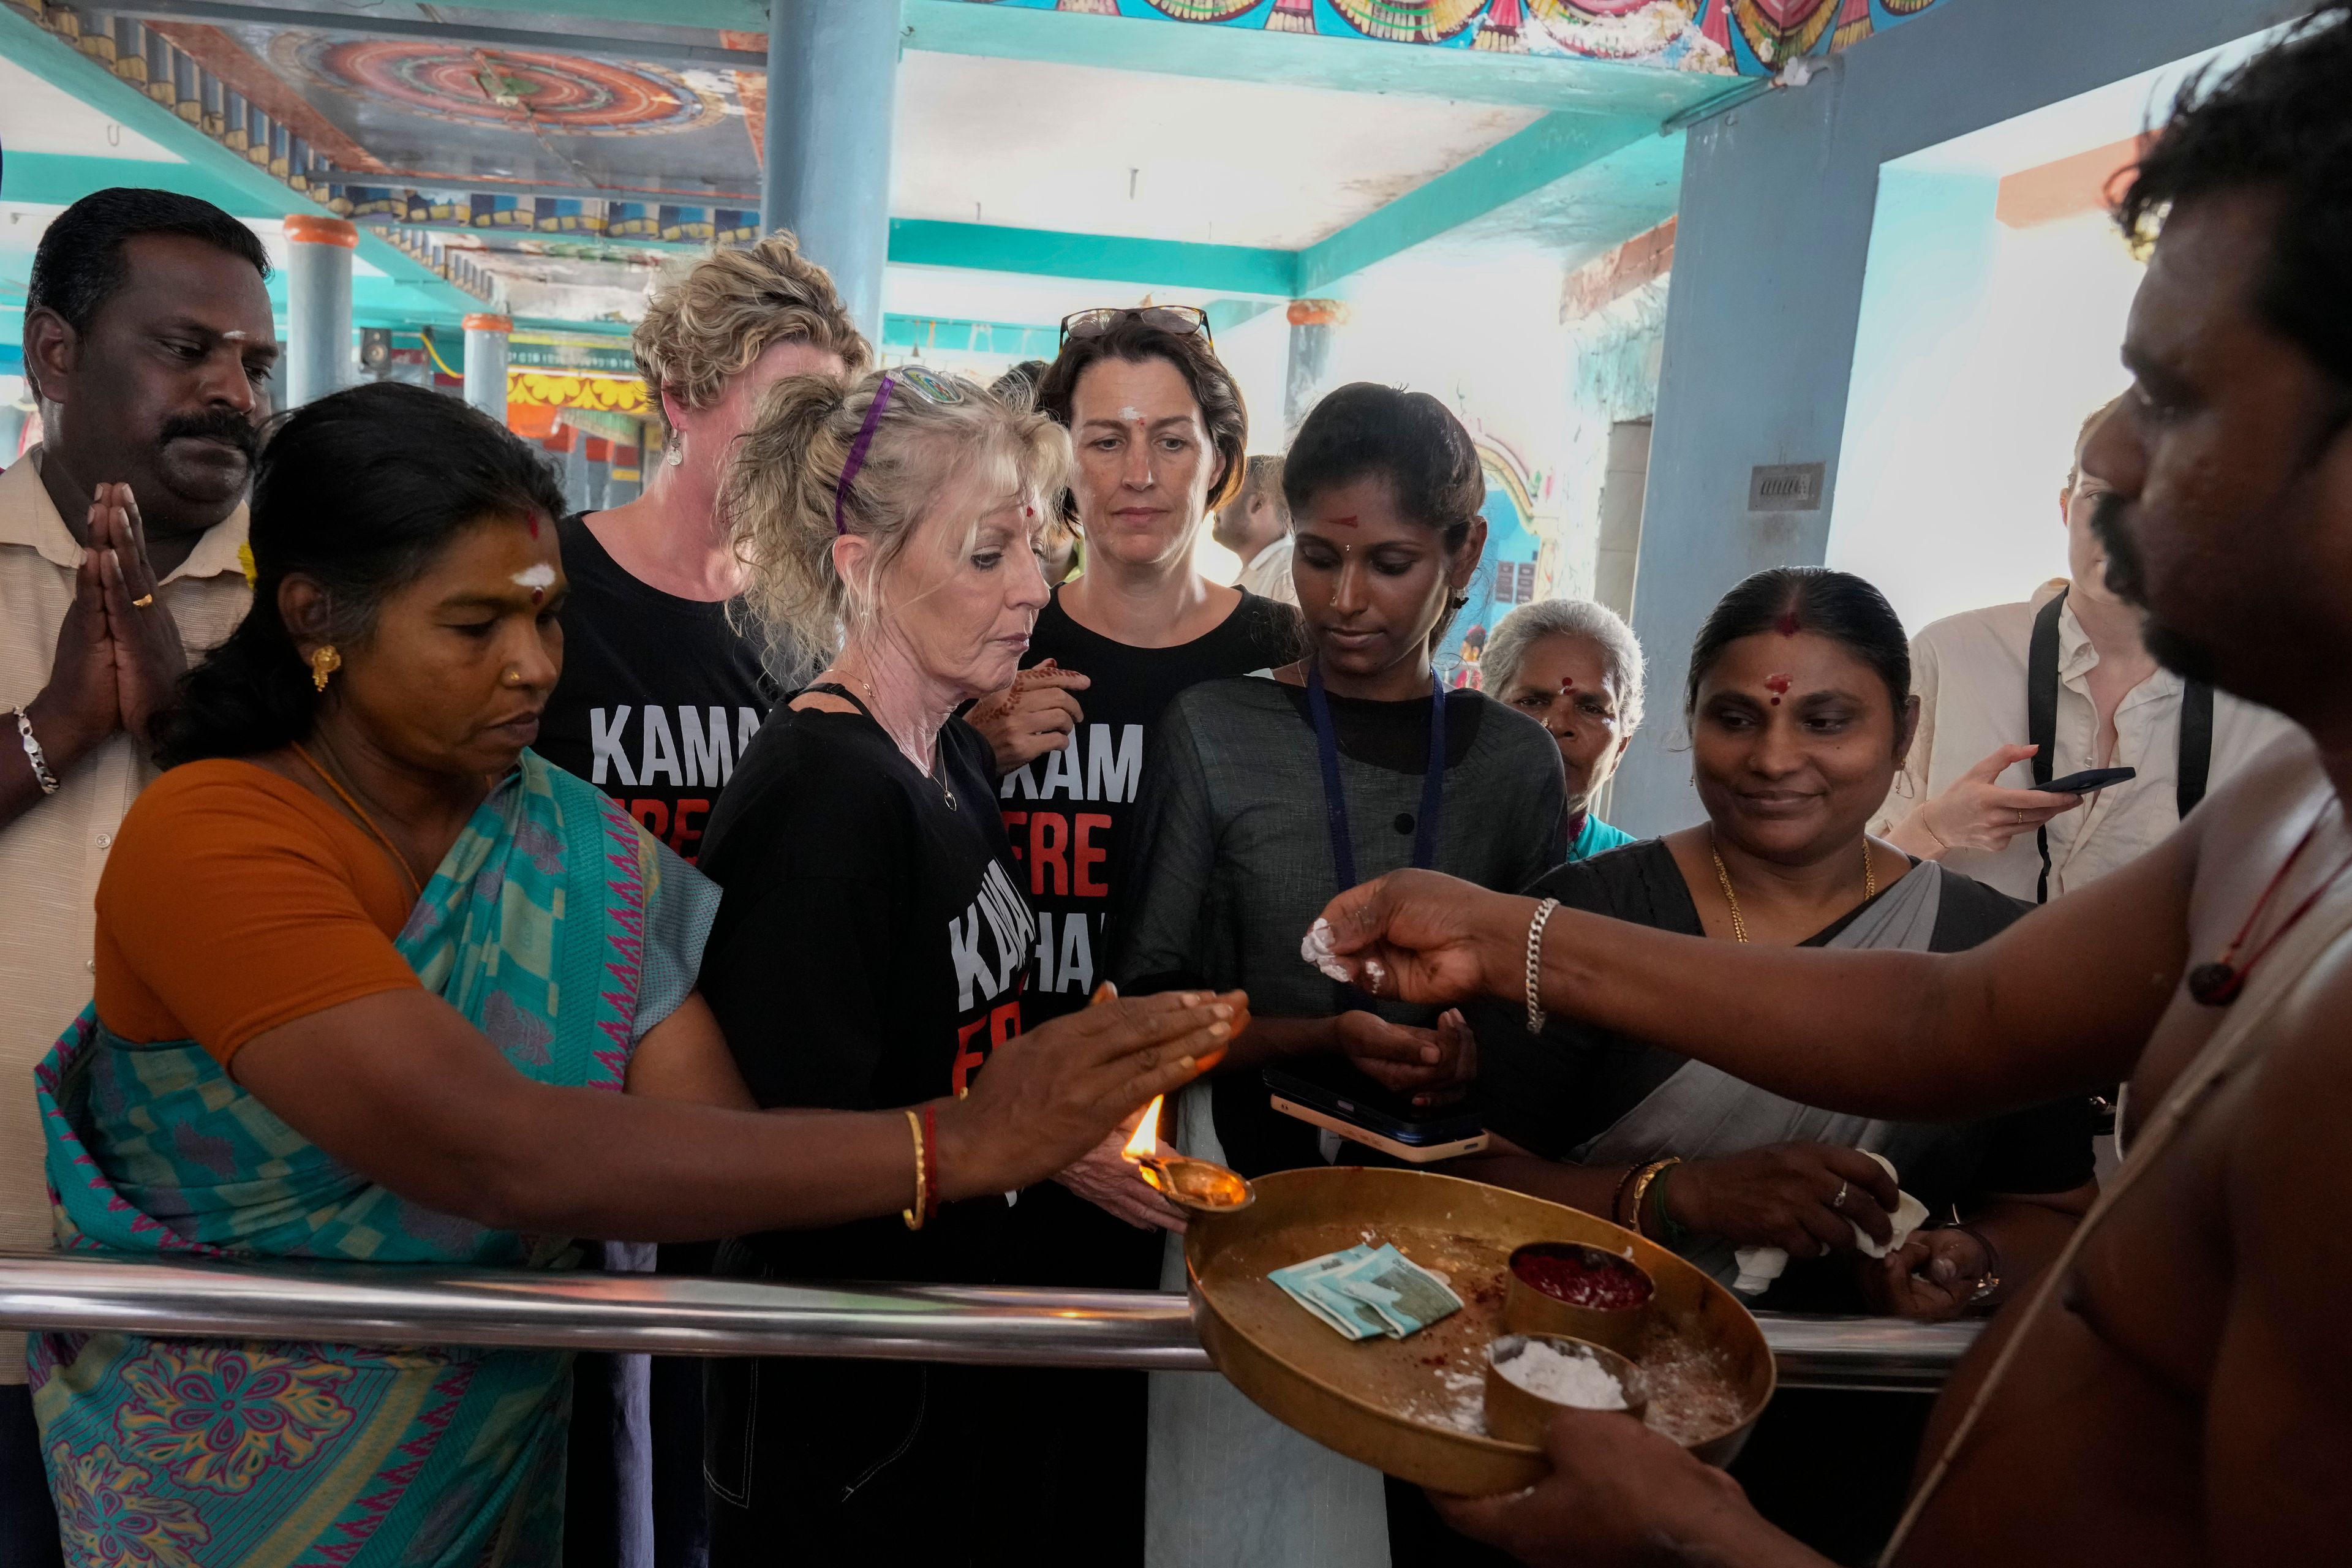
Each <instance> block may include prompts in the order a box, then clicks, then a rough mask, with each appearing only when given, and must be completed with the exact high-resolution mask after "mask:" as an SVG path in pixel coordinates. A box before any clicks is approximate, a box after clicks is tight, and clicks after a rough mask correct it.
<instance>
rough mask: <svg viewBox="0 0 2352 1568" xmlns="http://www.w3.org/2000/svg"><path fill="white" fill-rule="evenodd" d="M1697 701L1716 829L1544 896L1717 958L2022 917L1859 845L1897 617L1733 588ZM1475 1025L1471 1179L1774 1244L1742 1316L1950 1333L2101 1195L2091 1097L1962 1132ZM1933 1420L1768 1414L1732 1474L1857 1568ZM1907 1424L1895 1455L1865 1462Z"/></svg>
mask: <svg viewBox="0 0 2352 1568" xmlns="http://www.w3.org/2000/svg"><path fill="white" fill-rule="evenodd" d="M1917 711H1918V704H1917V700H1916V699H1915V698H1914V697H1913V696H1912V695H1911V690H1910V661H1909V654H1908V649H1907V645H1906V640H1905V637H1904V632H1903V626H1902V623H1901V621H1900V620H1899V619H1897V618H1896V616H1895V612H1894V610H1893V608H1892V607H1891V606H1889V605H1887V603H1886V601H1885V598H1884V597H1883V596H1881V595H1880V594H1879V593H1878V591H1877V590H1876V589H1875V588H1874V587H1872V586H1871V585H1870V584H1867V583H1865V582H1864V581H1863V580H1861V579H1860V578H1858V577H1853V576H1850V575H1848V574H1844V573H1841V572H1831V571H1826V570H1823V569H1821V568H1818V567H1793V568H1781V569H1777V570H1773V571H1769V572H1761V573H1759V574H1756V575H1755V576H1753V577H1750V578H1748V580H1747V581H1746V582H1744V583H1742V584H1739V585H1738V587H1736V588H1734V589H1733V590H1732V591H1731V592H1730V593H1729V594H1728V595H1726V596H1725V598H1724V599H1723V601H1722V603H1720V604H1719V605H1717V606H1716V609H1715V612H1714V614H1713V615H1712V616H1710V617H1709V618H1708V620H1707V623H1706V626H1704V627H1703V628H1702V629H1701V631H1700V633H1699V636H1698V640H1697V643H1696V647H1694V649H1693V651H1692V656H1691V669H1690V680H1689V686H1688V689H1687V692H1686V694H1685V718H1686V720H1687V722H1688V723H1689V726H1690V734H1691V746H1692V772H1693V776H1694V781H1695V783H1696V785H1697V789H1698V795H1699V799H1700V802H1701V804H1702V805H1704V806H1705V807H1706V815H1707V820H1706V822H1704V823H1702V824H1699V825H1698V826H1693V827H1688V828H1685V829H1683V830H1682V831H1680V832H1678V833H1672V834H1668V835H1667V836H1666V837H1664V838H1662V839H1657V840H1654V841H1651V842H1648V843H1644V844H1641V845H1637V846H1634V847H1631V848H1628V849H1624V850H1622V851H1620V852H1618V853H1616V854H1613V855H1610V856H1606V857H1603V858H1600V859H1598V860H1595V861H1591V862H1588V863H1583V864H1579V865H1571V866H1564V867H1561V868H1559V869H1558V870H1555V871H1553V872H1552V873H1550V874H1549V876H1547V877H1545V878H1544V879H1542V880H1541V881H1539V882H1538V883H1537V884H1536V885H1535V886H1534V887H1533V888H1532V889H1529V890H1530V891H1531V892H1532V893H1533V894H1535V895H1536V896H1537V897H1538V898H1556V899H1558V900H1560V902H1561V903H1563V904H1566V905H1569V906H1570V907H1572V908H1576V909H1580V910H1591V911H1594V912H1596V913H1601V914H1607V915H1613V916H1615V917H1616V918H1618V919H1621V920H1627V921H1638V922H1640V923H1642V924H1645V925H1651V926H1654V927H1657V928H1659V929H1661V930H1665V931H1676V932H1680V933H1682V934H1685V935H1691V936H1700V935H1704V936H1706V937H1709V938H1711V939H1714V940H1716V941H1720V942H1753V943H1759V944H1774V945H1780V946H1790V947H1796V946H1820V947H1855V948H1909V949H1913V950H1917V951H1926V952H1956V951H1958V950H1960V949H1964V948H1969V947H1973V946H1975V945H1976V944H1977V943H1979V942H1984V941H1986V940H1988V939H1989V938H1990V937H1991V936H1992V935H1994V934H1995V933H1996V932H1998V931H2000V930H2001V929H2002V928H2003V927H2005V926H2007V925H2008V924H2009V923H2010V921H2013V920H2015V919H2016V918H2017V917H2018V916H2019V915H2021V914H2022V913H2023V912H2024V910H2025V909H2026V907H2027V906H2025V905H2023V904H2021V903H2019V902H2017V901H2016V900H2012V899H2011V898H2009V897H2008V896H2007V895H2005V894H2002V893H2000V892H1997V891H1995V890H1994V889H1990V888H1988V887H1985V886H1984V885H1983V884H1981V883H1979V882H1975V881H1972V880H1970V879H1969V878H1967V877H1964V876H1961V875H1959V874H1958V873H1957V872H1954V871H1951V870H1949V869H1948V868H1943V867H1939V866H1937V865H1936V864H1935V863H1933V862H1920V861H1913V860H1912V859H1910V858H1908V857H1907V856H1906V855H1905V854H1904V853H1903V852H1902V851H1901V850H1899V849H1896V848H1895V847H1892V846H1890V845H1887V844H1885V843H1884V842H1882V841H1878V840H1874V839H1872V838H1870V837H1868V836H1867V835H1866V833H1865V831H1864V827H1865V825H1866V824H1867V822H1868V821H1869V818H1870V815H1871V813H1872V812H1873V811H1874V810H1875V809H1876V808H1877V805H1878V803H1879V801H1880V800H1882V799H1883V798H1884V792H1885V789H1886V788H1887V785H1888V783H1889V781H1890V780H1891V779H1892V777H1893V775H1894V773H1895V769H1896V768H1898V767H1899V766H1901V764H1902V762H1903V759H1904V755H1905V752H1906V750H1907V749H1908V746H1909V743H1910V740H1911V733H1912V730H1913V727H1914V725H1915V724H1916V717H1917ZM1474 1019H1475V1026H1476V1028H1477V1034H1478V1039H1479V1044H1480V1050H1481V1056H1480V1079H1479V1085H1478V1093H1479V1098H1480V1100H1481V1101H1482V1102H1483V1103H1484V1104H1485V1105H1486V1108H1487V1125H1488V1127H1489V1128H1491V1129H1492V1130H1493V1131H1495V1133H1496V1135H1497V1138H1498V1142H1497V1146H1496V1150H1494V1151H1490V1152H1489V1153H1487V1154H1486V1155H1483V1156H1477V1157H1474V1158H1472V1159H1469V1160H1465V1161H1464V1162H1462V1163H1461V1166H1460V1170H1461V1173H1463V1174H1465V1175H1470V1176H1475V1178H1477V1179H1479V1180H1481V1181H1487V1182H1492V1183H1495V1184H1497V1185H1502V1186H1508V1187H1515V1188H1517V1189H1519V1190H1520V1191H1523V1192H1528V1193H1533V1194H1537V1195H1538V1196H1542V1197H1548V1198H1551V1199H1553V1200H1555V1201H1557V1202H1560V1203H1566V1204H1570V1205H1575V1206H1576V1207H1578V1208H1581V1209H1585V1210H1587V1211H1588V1212H1591V1213H1593V1214H1598V1215H1605V1216H1607V1217H1609V1218H1612V1219H1614V1220H1615V1221H1617V1222H1618V1223H1619V1224H1621V1225H1624V1226H1629V1227H1638V1228H1639V1229H1640V1230H1641V1231H1642V1232H1643V1234H1644V1235H1646V1236H1649V1237H1653V1238H1654V1239H1656V1240H1658V1241H1661V1242H1664V1244H1666V1245H1668V1246H1670V1247H1675V1249H1676V1250H1678V1251H1680V1252H1681V1253H1683V1255H1684V1256H1685V1257H1687V1258H1690V1259H1691V1260H1692V1261H1693V1262H1695V1263H1696V1264H1698V1265H1699V1266H1700V1267H1701V1268H1707V1269H1709V1270H1711V1271H1712V1272H1714V1273H1715V1275H1716V1276H1717V1278H1718V1279H1721V1280H1722V1281H1723V1282H1724V1283H1725V1284H1727V1285H1729V1284H1733V1283H1734V1282H1735V1280H1736V1279H1738V1275H1739V1273H1740V1265H1739V1262H1738V1257H1737V1256H1736V1255H1738V1254H1739V1253H1741V1252H1742V1250H1743V1249H1748V1248H1778V1249H1780V1250H1782V1251H1784V1252H1785V1253H1786V1254H1787V1257H1788V1262H1787V1264H1786V1270H1785V1272H1783V1273H1780V1275H1779V1276H1778V1278H1777V1279H1772V1280H1770V1281H1769V1284H1762V1285H1761V1290H1760V1293H1759V1294H1757V1295H1755V1296H1753V1297H1751V1298H1750V1300H1752V1301H1753V1302H1755V1303H1756V1304H1758V1305H1760V1306H1764V1307H1768V1308H1771V1309H1775V1310H1784V1311H1807V1312H1870V1313H1880V1314H1893V1315H1895V1316H1901V1317H1910V1318H1927V1319H1940V1318H1950V1317H1955V1316H1958V1314H1960V1313H1962V1312H1965V1311H1968V1310H1971V1309H1973V1308H1978V1307H1981V1306H1983V1305H1985V1304H1987V1303H1989V1302H1991V1301H1993V1300H2000V1299H2003V1298H2006V1297H2008V1296H2010V1295H2012V1294H2014V1293H2016V1292H2017V1291H2019V1290H2021V1289H2023V1288H2024V1287H2025V1286H2026V1284H2027V1283H2028V1282H2029V1281H2030V1280H2031V1279H2032V1277H2033V1276H2034V1275H2035V1274H2036V1273H2037V1272H2039V1270H2040V1269H2041V1268H2042V1267H2043V1266H2044V1265H2045V1264H2046V1263H2047V1262H2048V1261H2049V1260H2050V1258H2053V1256H2055V1254H2056V1253H2057V1251H2058V1249H2059V1247H2061V1246H2063V1244H2064V1241H2065V1238H2066V1236H2067V1233H2068V1232H2069V1231H2070V1230H2071V1229H2072V1228H2073V1226H2074V1223H2075V1221H2076V1220H2077V1219H2078V1218H2079V1217H2080V1216H2081V1215H2083V1213H2084V1212H2085V1211H2086V1210H2087V1209H2088V1208H2089V1206H2090V1203H2091V1200H2092V1198H2093V1197H2094V1196H2095V1192H2096V1187H2095V1183H2094V1182H2093V1180H2092V1175H2091V1169H2092V1166H2091V1127H2090V1121H2089V1112H2088V1109H2087V1107H2086V1106H2085V1105H2084V1103H2083V1102H2082V1101H2081V1100H2062V1101H2057V1102H2053V1103H2052V1104H2050V1105H2047V1106H2042V1107H2037V1108H2034V1109H2031V1110H2022V1111H2018V1112H2014V1113H2012V1114H2010V1115H2007V1116H2000V1117H1993V1118H1988V1119H1984V1120H1980V1121H1970V1122H1963V1123H1958V1124H1948V1125H1922V1124H1906V1123H1890V1122H1884V1121H1866V1120H1864V1119H1863V1118H1859V1117H1849V1116H1838V1115H1833V1114H1831V1113H1830V1112H1827V1111H1822V1110H1813V1109H1811V1108H1810V1107H1807V1106H1802V1105H1799V1104H1796V1103H1794V1102H1792V1101H1790V1100H1783V1099H1781V1098H1780V1097H1779V1096H1777V1095H1773V1094H1769V1093H1767V1092H1766V1091H1764V1090H1763V1089H1757V1088H1755V1087H1753V1086H1751V1085H1748V1084H1747V1083H1744V1082H1742V1081H1740V1080H1739V1079H1735V1078H1732V1077H1730V1076H1728V1075H1727V1074H1724V1073H1721V1072H1717V1071H1716V1070H1715V1069H1714V1068H1708V1067H1705V1066H1703V1065H1701V1064H1699V1063H1696V1062H1692V1061H1689V1060H1688V1059H1686V1058H1683V1057H1680V1056H1677V1055H1675V1054H1674V1053H1672V1052H1668V1051H1664V1050H1661V1049H1659V1048H1657V1047H1653V1046H1649V1045H1647V1044H1644V1043H1643V1042H1642V1041H1639V1040H1633V1039H1627V1038H1624V1037H1618V1036H1614V1035H1611V1034H1609V1033H1607V1032H1605V1031H1602V1030H1598V1029H1593V1028H1590V1027H1586V1026H1581V1025H1577V1024H1572V1023H1570V1022H1568V1021H1566V1020H1562V1019H1554V1020H1552V1021H1551V1023H1550V1024H1549V1026H1548V1027H1547V1028H1546V1030H1545V1032H1544V1033H1543V1034H1542V1035H1540V1036H1534V1035H1530V1034H1529V1033H1528V1029H1527V1024H1526V1020H1525V1017H1524V1016H1523V1015H1522V1014H1520V1013H1518V1012H1516V1011H1507V1010H1504V1009H1500V1008H1481V1009H1476V1010H1474ZM1506 1140H1507V1144H1506V1143H1505V1142H1503V1141H1506ZM1865 1151H1866V1152H1865ZM1872 1154H1876V1155H1878V1156H1880V1157H1881V1158H1883V1159H1884V1160H1885V1161H1886V1162H1887V1163H1890V1164H1891V1165H1892V1166H1893V1167H1894V1170H1895V1172H1896V1173H1898V1176H1899V1186H1900V1193H1901V1194H1902V1195H1903V1196H1906V1197H1912V1198H1916V1200H1918V1205H1924V1207H1925V1210H1926V1215H1927V1217H1926V1221H1925V1223H1926V1225H1927V1226H1928V1227H1929V1228H1924V1229H1919V1230H1917V1231H1916V1234H1912V1235H1909V1236H1907V1237H1897V1236H1896V1235H1895V1234H1894V1232H1895V1225H1896V1224H1897V1223H1900V1222H1903V1221H1911V1220H1916V1219H1917V1218H1918V1215H1919V1208H1918V1206H1916V1205H1902V1206H1903V1208H1904V1212H1903V1213H1902V1214H1901V1215H1896V1214H1895V1212H1894V1211H1895V1210H1896V1209H1897V1206H1898V1178H1897V1177H1890V1176H1889V1174H1888V1173H1887V1170H1886V1168H1885V1166H1884V1165H1882V1164H1881V1163H1879V1161H1878V1160H1874V1159H1873V1158H1871V1155H1872ZM1865 1238H1866V1240H1867V1243H1868V1245H1867V1246H1865V1245H1864V1242H1865ZM1890 1242H1893V1243H1895V1246H1894V1247H1892V1248H1891V1250H1889V1249H1888V1248H1887V1244H1888V1243H1890ZM1882 1251H1885V1253H1886V1255H1885V1256H1884V1257H1879V1256H1876V1254H1878V1253H1880V1252H1882ZM1748 1261H1749V1263H1750V1265H1751V1267H1752V1272H1751V1275H1750V1278H1749V1279H1748V1280H1747V1281H1745V1283H1746V1284H1748V1285H1749V1286H1759V1284H1760V1282H1759V1279H1757V1278H1756V1276H1758V1275H1762V1274H1768V1273H1769V1272H1770V1270H1771V1268H1772V1267H1773V1265H1774V1264H1775V1263H1777V1262H1778V1261H1779V1260H1778V1259H1777V1258H1769V1257H1768V1258H1761V1259H1759V1258H1756V1257H1754V1256H1753V1255H1752V1254H1751V1255H1749V1258H1748ZM1925 1405H1926V1402H1925V1401H1924V1400H1919V1401H1909V1400H1903V1399H1898V1398H1895V1397H1893V1396H1889V1395H1885V1394H1870V1395H1852V1394H1804V1395H1790V1394H1783V1395H1782V1396H1781V1398H1780V1400H1779V1401H1778V1402H1777V1403H1776V1404H1775V1405H1774V1406H1773V1410H1772V1412H1771V1414H1770V1415H1768V1416H1767V1418H1766V1422H1765V1425H1764V1427H1763V1428H1762V1429H1761V1430H1760V1431H1759V1434H1758V1436H1757V1439H1756V1441H1755V1442H1754V1443H1752V1444H1751V1445H1750V1447H1749V1449H1748V1456H1747V1458H1744V1459H1743V1461H1742V1463H1741V1465H1740V1466H1739V1467H1738V1470H1737V1471H1736V1472H1735V1473H1737V1474H1738V1475H1739V1476H1740V1478H1741V1479H1742V1480H1743V1481H1744V1482H1745V1483H1746V1484H1747V1486H1748V1489H1749V1490H1750V1492H1751V1493H1753V1494H1756V1496H1757V1501H1758V1506H1759V1508H1761V1509H1763V1510H1765V1511H1766V1512H1767V1514H1768V1515H1770V1516H1774V1517H1776V1518H1777V1519H1778V1521H1779V1522H1780V1523H1781V1525H1782V1527H1783V1528H1785V1529H1788V1530H1790V1531H1791V1532H1792V1533H1795V1534H1797V1535H1799V1536H1801V1537H1802V1538H1804V1539H1807V1540H1808V1541H1810V1542H1812V1543H1813V1544H1814V1545H1815V1546H1816V1547H1818V1548H1820V1549H1821V1550H1823V1551H1826V1552H1830V1553H1831V1554H1832V1555H1833V1556H1837V1557H1839V1558H1840V1560H1841V1561H1852V1560H1854V1555H1855V1554H1856V1553H1858V1552H1861V1551H1864V1550H1867V1549H1868V1548H1869V1547H1870V1545H1871V1544H1872V1542H1871V1541H1870V1540H1868V1539H1866V1537H1869V1536H1870V1535H1871V1534H1872V1533H1873V1532H1875V1533H1876V1534H1879V1535H1883V1534H1884V1532H1885V1530H1886V1529H1887V1528H1889V1527H1890V1526H1891V1525H1892V1523H1893V1513H1892V1509H1893V1506H1894V1504H1895V1501H1896V1500H1898V1499H1899V1496H1900V1492H1901V1489H1902V1486H1903V1483H1904V1479H1905V1478H1906V1476H1907V1474H1908V1470H1909V1464H1910V1454H1911V1451H1912V1448H1913V1447H1915V1446H1916V1436H1917V1433H1916V1422H1917V1420H1918V1419H1919V1418H1921V1417H1922V1416H1924V1413H1925ZM1896 1413H1900V1414H1901V1415H1903V1416H1904V1417H1906V1418H1907V1425H1908V1430H1907V1434H1906V1433H1905V1432H1901V1431H1892V1430H1890V1431H1886V1432H1885V1441H1875V1442H1864V1443H1856V1442H1855V1438H1856V1437H1857V1436H1858V1435H1861V1434H1865V1433H1871V1432H1874V1430H1876V1429H1878V1428H1881V1427H1883V1426H1884V1425H1885V1422H1886V1421H1887V1420H1888V1419H1889V1418H1890V1417H1892V1416H1893V1415H1895V1414H1896ZM1903 1424H1904V1423H1900V1422H1898V1424H1897V1425H1898V1426H1901V1425H1903ZM1817 1427H1818V1432H1816V1428H1817ZM1828 1442H1833V1443H1834V1444H1835V1445H1836V1447H1838V1449H1839V1451H1840V1452H1841V1453H1842V1454H1843V1455H1844V1456H1845V1457H1844V1458H1841V1460H1840V1461H1839V1464H1838V1465H1837V1466H1836V1467H1834V1468H1835V1470H1836V1475H1835V1478H1834V1489H1831V1487H1830V1484H1829V1482H1827V1481H1825V1480H1823V1479H1820V1477H1821V1472H1822V1466H1821V1465H1820V1463H1819V1460H1820V1458H1821V1456H1822V1448H1821V1447H1818V1446H1817V1444H1818V1443H1828ZM1856 1466H1862V1467H1864V1469H1865V1470H1867V1471H1868V1472H1869V1473H1868V1474H1864V1471H1863V1470H1857V1469H1856V1468H1854V1467H1856ZM1784 1467H1785V1468H1786V1469H1787V1470H1788V1472H1789V1473H1788V1475H1786V1476H1783V1475H1782V1474H1781V1473H1780V1472H1781V1469H1782V1468H1784ZM1874 1467H1879V1468H1883V1470H1884V1473H1883V1474H1880V1473H1879V1468H1874Z"/></svg>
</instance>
